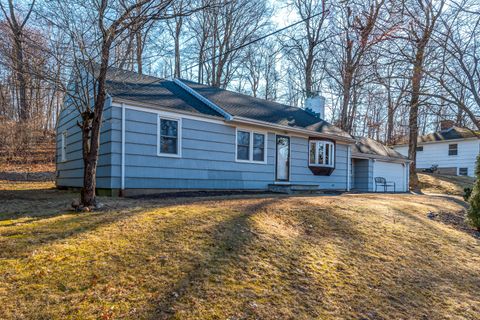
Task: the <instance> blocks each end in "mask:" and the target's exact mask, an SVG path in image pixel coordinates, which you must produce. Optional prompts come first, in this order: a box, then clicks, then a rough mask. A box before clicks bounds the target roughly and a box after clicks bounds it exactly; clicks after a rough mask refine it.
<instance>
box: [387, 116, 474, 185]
mask: <svg viewBox="0 0 480 320" xmlns="http://www.w3.org/2000/svg"><path fill="white" fill-rule="evenodd" d="M441 128H442V130H441V131H438V132H434V133H430V134H428V135H424V136H420V137H418V147H417V169H419V170H420V171H421V170H422V169H426V168H430V167H432V166H434V165H437V166H438V173H441V174H450V175H462V176H471V177H473V176H474V175H475V161H476V158H477V156H478V154H479V152H480V140H479V132H475V131H473V130H470V129H467V128H461V127H456V126H453V123H452V122H451V121H443V122H442V124H441ZM393 148H394V149H395V150H396V151H398V152H399V153H401V154H403V155H405V156H407V155H408V145H407V144H402V145H395V146H393Z"/></svg>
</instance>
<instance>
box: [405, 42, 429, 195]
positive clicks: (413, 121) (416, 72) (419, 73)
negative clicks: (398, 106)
mask: <svg viewBox="0 0 480 320" xmlns="http://www.w3.org/2000/svg"><path fill="white" fill-rule="evenodd" d="M424 43H425V44H426V42H424V41H422V42H420V43H419V44H418V46H417V53H416V55H415V62H414V65H413V73H412V97H411V100H410V116H409V121H408V124H409V127H410V133H409V140H408V158H409V159H410V160H411V162H410V189H411V190H415V191H418V190H419V185H418V176H417V172H416V168H417V163H416V162H417V138H418V109H419V108H418V107H419V106H418V104H419V98H420V86H421V83H422V77H423V60H424V52H425V44H424Z"/></svg>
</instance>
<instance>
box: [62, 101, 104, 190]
mask: <svg viewBox="0 0 480 320" xmlns="http://www.w3.org/2000/svg"><path fill="white" fill-rule="evenodd" d="M111 113H112V108H111V104H110V99H108V100H107V102H106V105H105V109H104V115H103V118H104V120H103V124H102V129H101V133H100V156H99V160H98V167H97V188H108V189H109V188H111V187H112V186H111V179H110V175H111V166H110V154H111V143H110V134H111V127H112V123H111ZM77 121H79V122H80V121H81V117H80V113H79V112H78V110H77V109H76V108H75V106H73V105H72V104H69V101H68V100H66V102H65V106H64V108H63V109H62V111H61V112H60V116H59V119H58V123H57V129H56V130H57V140H56V164H57V179H56V180H57V186H59V187H82V185H83V158H82V132H81V129H80V127H79V126H78V125H77ZM64 131H66V132H67V139H66V161H61V143H62V142H61V141H62V140H61V139H62V137H61V136H62V133H63V132H64Z"/></svg>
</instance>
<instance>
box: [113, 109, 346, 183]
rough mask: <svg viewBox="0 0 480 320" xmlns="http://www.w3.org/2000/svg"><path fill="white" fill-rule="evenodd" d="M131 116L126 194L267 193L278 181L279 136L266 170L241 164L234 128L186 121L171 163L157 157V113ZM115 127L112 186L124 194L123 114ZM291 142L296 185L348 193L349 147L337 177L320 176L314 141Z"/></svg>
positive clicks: (271, 136)
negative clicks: (311, 149) (312, 166)
mask: <svg viewBox="0 0 480 320" xmlns="http://www.w3.org/2000/svg"><path fill="white" fill-rule="evenodd" d="M125 116H126V117H125V118H126V120H125V189H155V188H163V189H266V188H267V187H268V185H269V184H271V183H274V181H275V152H276V150H275V132H272V131H270V130H269V132H268V133H267V146H266V149H267V161H266V163H265V164H264V163H245V162H237V161H235V139H236V133H235V130H236V128H235V127H234V126H230V125H227V124H223V123H213V122H205V121H202V120H199V119H192V118H191V117H182V120H181V123H182V125H181V138H182V143H181V147H182V151H181V157H165V156H158V155H157V138H158V137H157V113H156V112H155V111H152V112H149V111H143V110H140V109H135V110H134V109H131V108H126V109H125ZM111 123H112V128H111V129H112V131H111V139H112V141H111V151H112V156H111V161H112V162H111V174H112V184H111V185H112V188H120V187H121V150H122V149H121V108H119V107H114V108H113V109H112V117H111ZM239 128H243V127H239ZM246 129H249V128H246ZM256 131H262V130H256ZM282 135H284V134H283V133H282ZM290 138H291V141H290V142H291V161H290V182H291V183H296V184H318V185H319V186H320V188H321V189H336V190H345V189H346V187H347V146H346V145H342V144H338V143H337V145H336V168H335V170H334V172H333V173H332V175H331V176H315V175H313V173H312V172H311V171H310V170H309V168H308V139H307V138H306V137H305V138H301V137H297V136H291V137H290Z"/></svg>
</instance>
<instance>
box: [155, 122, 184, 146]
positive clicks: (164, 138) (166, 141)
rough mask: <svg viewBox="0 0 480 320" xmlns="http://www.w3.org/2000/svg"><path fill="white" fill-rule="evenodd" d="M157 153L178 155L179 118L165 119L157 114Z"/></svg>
mask: <svg viewBox="0 0 480 320" xmlns="http://www.w3.org/2000/svg"><path fill="white" fill-rule="evenodd" d="M158 120H159V121H158V122H159V132H158V154H159V155H179V154H180V152H179V151H180V139H179V135H178V133H179V120H175V119H167V118H162V117H160V116H159V118H158Z"/></svg>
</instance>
